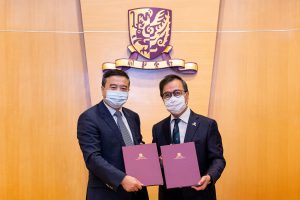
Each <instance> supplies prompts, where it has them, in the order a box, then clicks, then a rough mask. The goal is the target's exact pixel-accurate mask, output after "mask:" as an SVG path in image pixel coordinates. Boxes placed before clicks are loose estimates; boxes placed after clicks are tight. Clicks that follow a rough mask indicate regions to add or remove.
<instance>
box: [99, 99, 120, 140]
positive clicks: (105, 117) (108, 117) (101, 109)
mask: <svg viewBox="0 0 300 200" xmlns="http://www.w3.org/2000/svg"><path fill="white" fill-rule="evenodd" d="M98 107H99V109H98V110H99V112H100V114H101V117H102V119H103V120H104V121H105V122H106V123H107V125H108V127H110V128H111V129H112V130H113V133H114V134H115V136H116V137H117V138H119V140H120V142H121V143H122V145H124V146H125V143H124V140H123V138H122V134H121V132H120V129H119V127H118V126H117V124H116V122H115V120H114V118H113V116H111V114H110V112H109V110H108V109H107V108H106V106H105V105H104V103H103V101H101V102H100V103H99V106H98Z"/></svg>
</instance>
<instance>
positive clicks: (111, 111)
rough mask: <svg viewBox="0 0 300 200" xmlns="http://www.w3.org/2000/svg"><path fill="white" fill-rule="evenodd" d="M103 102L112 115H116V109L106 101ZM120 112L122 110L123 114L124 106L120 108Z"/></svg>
mask: <svg viewBox="0 0 300 200" xmlns="http://www.w3.org/2000/svg"><path fill="white" fill-rule="evenodd" d="M103 103H104V105H105V106H106V108H107V109H108V111H109V112H110V114H111V115H112V116H114V114H115V113H116V110H115V109H113V108H112V107H110V106H109V105H107V104H106V103H105V101H103ZM120 112H121V113H122V115H123V112H122V107H121V108H120Z"/></svg>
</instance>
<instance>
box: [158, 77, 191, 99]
mask: <svg viewBox="0 0 300 200" xmlns="http://www.w3.org/2000/svg"><path fill="white" fill-rule="evenodd" d="M173 80H180V81H181V83H182V86H183V90H184V92H188V91H189V89H188V86H187V84H186V82H185V80H183V79H182V78H181V77H180V76H177V75H175V74H169V75H167V76H165V77H164V79H162V80H161V81H160V83H159V91H160V96H161V97H163V89H164V87H165V85H167V84H168V83H170V82H171V81H173Z"/></svg>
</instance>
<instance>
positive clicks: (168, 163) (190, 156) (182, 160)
mask: <svg viewBox="0 0 300 200" xmlns="http://www.w3.org/2000/svg"><path fill="white" fill-rule="evenodd" d="M161 154H162V159H163V166H164V173H165V179H166V185H167V188H178V187H187V186H193V185H197V184H198V182H199V181H200V178H201V176H200V172H199V165H198V160H197V154H196V149H195V144H194V142H188V143H182V144H173V145H166V146H161Z"/></svg>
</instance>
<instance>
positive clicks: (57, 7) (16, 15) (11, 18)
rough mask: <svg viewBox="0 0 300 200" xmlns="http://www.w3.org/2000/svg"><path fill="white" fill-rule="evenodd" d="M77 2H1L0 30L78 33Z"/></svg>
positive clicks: (58, 0) (74, 0) (79, 18)
mask: <svg viewBox="0 0 300 200" xmlns="http://www.w3.org/2000/svg"><path fill="white" fill-rule="evenodd" d="M79 12H80V2H79V1H78V0H64V1H60V0H51V1H49V0H40V1H35V0H22V1H19V0H1V1H0V30H22V31H69V32H70V31H71V32H72V31H80V28H81V26H80V21H81V15H78V13H79Z"/></svg>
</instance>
